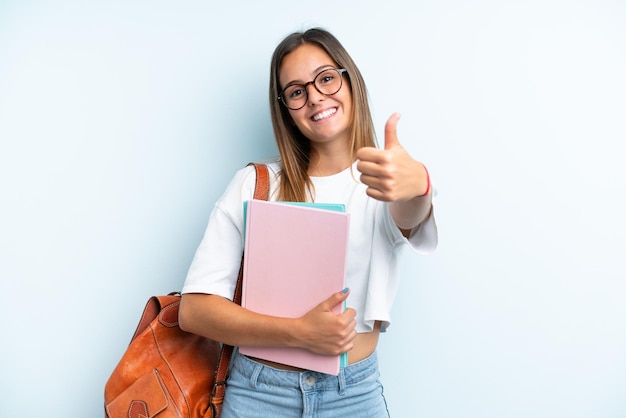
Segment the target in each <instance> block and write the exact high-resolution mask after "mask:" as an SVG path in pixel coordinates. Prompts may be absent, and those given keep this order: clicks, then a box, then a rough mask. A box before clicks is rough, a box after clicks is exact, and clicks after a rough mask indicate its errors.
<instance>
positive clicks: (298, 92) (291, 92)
mask: <svg viewBox="0 0 626 418" xmlns="http://www.w3.org/2000/svg"><path fill="white" fill-rule="evenodd" d="M303 95H304V86H291V87H289V88H288V89H287V91H285V96H286V97H288V98H289V99H298V98H299V97H302V96H303Z"/></svg>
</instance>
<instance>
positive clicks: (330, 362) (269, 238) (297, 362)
mask: <svg viewBox="0 0 626 418" xmlns="http://www.w3.org/2000/svg"><path fill="white" fill-rule="evenodd" d="M244 214H245V217H244V219H245V224H244V225H245V235H244V237H245V242H244V254H245V257H244V265H243V285H242V296H241V305H242V306H243V307H244V308H246V309H249V310H251V311H253V312H258V313H262V314H266V315H272V316H277V317H283V318H299V317H301V316H303V315H304V314H306V313H307V312H308V311H310V310H311V309H312V308H314V307H315V306H317V305H319V304H320V303H321V302H323V301H324V300H326V299H328V298H329V297H330V296H331V295H332V294H333V293H336V292H340V291H341V290H342V289H344V288H345V274H346V258H347V251H348V235H349V223H350V216H349V214H347V213H345V209H344V206H343V205H340V204H316V203H299V202H298V203H294V202H270V201H264V200H250V201H248V202H246V203H245V204H244ZM344 310H345V304H343V306H342V305H338V306H337V307H335V308H334V311H333V312H335V313H336V314H339V313H341V312H343V311H344ZM239 351H240V352H241V353H242V354H245V355H247V356H251V357H257V358H261V359H265V360H270V361H274V362H278V363H282V364H287V365H290V366H294V367H299V368H302V369H306V370H313V371H318V372H322V373H327V374H334V375H338V374H339V370H340V368H341V367H344V366H345V365H347V353H344V354H342V355H339V356H327V355H321V354H316V353H313V352H311V351H309V350H307V349H304V348H292V347H246V346H243V347H239Z"/></svg>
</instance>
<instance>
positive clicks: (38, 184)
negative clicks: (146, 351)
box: [0, 0, 626, 418]
mask: <svg viewBox="0 0 626 418" xmlns="http://www.w3.org/2000/svg"><path fill="white" fill-rule="evenodd" d="M312 25H321V26H324V27H327V28H329V29H330V30H331V31H333V32H334V33H335V34H336V35H337V36H338V37H339V39H340V40H341V41H342V42H343V43H344V45H345V46H346V48H347V49H348V50H349V51H350V53H351V54H352V55H353V57H354V59H355V60H356V62H357V64H358V65H359V66H360V68H361V70H362V72H363V74H364V76H365V79H366V82H367V83H368V87H369V90H370V95H371V98H372V106H373V114H374V117H375V123H376V127H377V129H378V131H379V133H380V137H381V138H382V128H383V126H384V122H385V120H386V119H387V118H388V117H389V115H390V114H391V113H392V112H394V111H400V112H401V113H402V114H403V117H402V119H401V120H400V124H399V127H398V129H399V137H400V140H401V141H402V143H403V144H404V146H405V147H406V148H407V149H408V150H409V151H410V152H411V153H412V155H413V156H414V157H416V158H417V159H419V160H421V161H424V162H425V163H426V164H427V165H428V167H429V170H430V172H431V174H432V177H433V179H434V180H435V182H436V186H437V188H438V189H439V196H438V200H437V212H436V213H437V217H438V222H439V225H440V247H439V249H438V250H437V252H436V253H435V254H434V255H432V256H429V257H423V256H410V254H409V253H405V255H406V257H405V259H404V261H403V264H402V272H403V275H404V277H403V281H402V285H401V292H400V294H399V295H398V298H397V301H396V305H395V307H394V310H393V318H394V323H393V325H392V327H391V329H390V332H389V333H388V334H387V335H385V336H384V337H383V338H382V341H381V344H380V358H381V363H382V373H383V379H384V383H385V385H386V395H387V398H388V401H389V404H390V409H391V411H392V415H393V416H394V417H410V418H411V417H425V418H459V417H471V418H474V417H476V418H488V417H490V418H491V417H493V418H501V417H507V418H508V417H511V418H513V417H533V418H539V417H567V418H589V417H602V418H609V417H611V418H612V417H623V416H626V396H624V393H626V374H625V372H626V355H625V353H626V332H625V331H626V329H625V328H626V325H625V324H626V321H625V318H626V304H624V296H625V293H626V284H625V281H624V279H625V278H626V274H625V273H626V269H625V268H624V267H623V260H624V256H623V254H622V253H623V252H624V250H625V249H626V232H625V229H626V228H625V222H624V213H626V203H625V201H624V192H625V191H626V187H625V185H624V182H625V179H626V169H625V168H624V162H623V160H624V157H623V151H622V149H623V147H624V140H625V139H626V123H625V116H626V99H625V98H626V78H625V77H624V74H626V3H624V2H622V1H618V0H615V1H609V0H600V1H591V0H590V1H558V0H542V1H539V0H537V1H497V0H491V1H489V0H477V1H466V2H463V1H453V0H438V1H435V0H432V1H416V2H410V1H390V0H387V1H358V2H357V1H332V2H306V3H305V2H302V3H298V2H293V1H276V0H274V1H268V0H265V1H258V2H257V1H251V0H249V1H246V0H239V1H233V2H223V3H216V2H208V1H205V2H202V1H179V2H166V1H94V2H83V1H69V0H68V1H63V0H61V1H50V2H44V1H41V2H37V1H19V2H18V1H14V2H9V1H1V0H0V203H1V205H0V208H1V209H0V210H1V215H0V257H1V258H0V260H1V262H0V280H1V284H2V287H1V290H2V292H3V302H2V304H1V306H2V308H1V309H2V311H1V317H2V318H3V326H2V335H3V336H2V343H1V344H0V352H1V355H0V387H1V390H2V395H1V399H2V401H1V402H0V416H1V417H7V418H8V417H18V416H20V417H35V416H47V417H61V418H67V417H80V418H83V417H97V416H102V415H103V406H102V399H103V395H102V394H103V387H104V383H105V381H106V379H107V378H108V376H109V374H110V372H111V371H112V369H113V368H114V366H115V364H116V363H117V361H118V359H119V358H120V356H121V354H122V352H123V351H124V348H125V346H126V344H127V343H128V341H129V339H130V336H131V334H132V332H133V331H134V329H135V326H136V322H137V320H138V318H139V315H140V313H141V310H142V308H143V305H144V303H145V302H146V300H147V298H148V297H149V296H151V295H153V294H162V293H165V292H169V291H172V290H177V289H180V287H181V285H182V282H183V280H184V277H185V274H186V270H187V268H188V266H189V263H190V262H191V258H192V256H193V253H194V251H195V249H196V246H197V245H198V243H199V241H200V239H201V236H202V233H203V230H204V227H205V225H206V221H207V219H208V215H209V212H210V210H211V207H212V205H213V203H214V201H215V200H216V198H217V197H218V196H219V194H220V193H221V192H222V190H223V189H224V187H225V186H226V184H227V182H228V181H229V179H230V177H231V175H232V174H233V173H234V171H235V170H237V169H239V168H240V167H242V166H243V165H245V164H246V163H247V162H248V161H251V160H253V159H265V158H268V157H272V156H274V155H275V154H276V150H275V146H274V144H273V139H272V132H271V126H270V122H269V112H268V104H267V85H268V70H269V59H270V54H271V52H272V50H273V48H274V46H275V45H276V44H277V43H278V42H279V41H280V39H281V38H282V37H283V36H284V35H286V34H287V33H289V32H291V31H293V30H295V29H299V28H302V27H309V26H312Z"/></svg>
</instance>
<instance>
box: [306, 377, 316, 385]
mask: <svg viewBox="0 0 626 418" xmlns="http://www.w3.org/2000/svg"><path fill="white" fill-rule="evenodd" d="M306 384H307V385H308V386H313V385H314V384H315V377H313V376H308V377H307V378H306Z"/></svg>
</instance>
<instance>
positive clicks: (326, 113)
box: [313, 107, 337, 122]
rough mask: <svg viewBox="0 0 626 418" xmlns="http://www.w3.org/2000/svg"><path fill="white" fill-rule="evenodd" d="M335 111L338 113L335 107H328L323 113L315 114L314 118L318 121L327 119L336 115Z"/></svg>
mask: <svg viewBox="0 0 626 418" xmlns="http://www.w3.org/2000/svg"><path fill="white" fill-rule="evenodd" d="M335 113H337V109H335V108H334V107H333V108H332V109H328V110H325V111H323V112H321V113H318V114H317V115H313V120H314V121H316V122H317V121H318V120H322V119H326V118H327V117H329V116H331V115H334V114H335Z"/></svg>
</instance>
